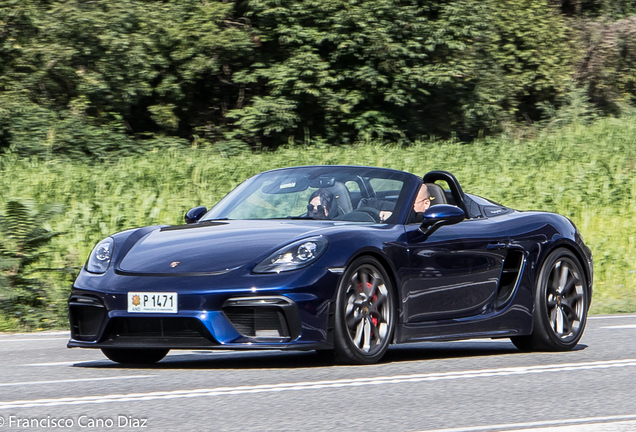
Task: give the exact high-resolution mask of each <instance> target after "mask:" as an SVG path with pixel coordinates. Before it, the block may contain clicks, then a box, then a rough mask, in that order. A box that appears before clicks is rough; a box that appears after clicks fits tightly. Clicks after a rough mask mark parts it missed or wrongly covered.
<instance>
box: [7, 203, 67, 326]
mask: <svg viewBox="0 0 636 432" xmlns="http://www.w3.org/2000/svg"><path fill="white" fill-rule="evenodd" d="M56 210H59V209H55V208H49V209H48V210H44V211H40V212H39V213H37V214H36V213H35V212H34V211H33V209H30V208H29V206H27V205H25V204H23V203H20V202H17V201H9V202H7V204H6V206H5V208H4V212H3V213H4V214H3V215H2V216H0V313H2V314H3V316H4V317H9V318H10V319H11V320H13V322H14V323H19V325H20V326H21V327H24V328H26V329H32V330H35V329H37V328H42V327H47V326H49V325H51V324H53V325H58V322H57V320H56V318H59V316H57V314H56V312H59V311H63V310H64V304H63V302H62V301H61V299H60V298H59V293H58V292H57V291H56V289H55V288H53V287H52V286H50V285H49V284H47V281H46V279H44V278H42V277H38V275H37V273H38V272H43V271H47V270H49V271H50V270H51V269H44V268H39V267H37V265H38V264H39V263H40V262H41V261H43V258H44V255H45V254H46V251H45V250H43V249H42V248H43V247H46V246H47V245H48V244H49V242H50V241H51V239H53V238H54V237H56V236H57V235H59V233H55V232H51V231H49V230H47V229H46V228H43V227H42V224H41V223H40V220H41V218H42V217H47V216H50V215H53V214H55V213H56ZM58 301H59V304H56V303H58Z"/></svg>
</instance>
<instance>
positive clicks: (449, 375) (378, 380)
mask: <svg viewBox="0 0 636 432" xmlns="http://www.w3.org/2000/svg"><path fill="white" fill-rule="evenodd" d="M630 366H636V359H626V360H611V361H598V362H586V363H563V364H552V365H540V366H525V367H510V368H499V369H482V370H468V371H459V372H444V373H430V374H415V375H395V376H385V377H374V378H355V379H341V380H328V381H310V382H295V383H282V384H264V385H254V386H239V387H216V388H210V389H192V390H173V391H162V392H147V393H130V394H111V395H102V396H81V397H68V398H58V399H35V400H15V401H6V402H0V410H3V409H16V408H31V407H38V406H59V405H86V404H101V403H109V402H131V401H149V400H158V399H182V398H195V397H207V396H228V395H238V394H253V393H273V392H283V391H290V390H296V391H297V390H317V389H327V388H343V387H360V386H367V385H384V384H402V383H416V382H423V381H441V380H456V379H467V378H485V377H501V376H511V375H527V374H539V373H548V372H563V371H579V370H592V369H608V368H617V367H630Z"/></svg>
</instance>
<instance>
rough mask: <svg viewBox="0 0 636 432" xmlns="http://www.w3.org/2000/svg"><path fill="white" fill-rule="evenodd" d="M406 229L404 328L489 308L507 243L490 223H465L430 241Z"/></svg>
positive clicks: (440, 232) (437, 233) (414, 228)
mask: <svg viewBox="0 0 636 432" xmlns="http://www.w3.org/2000/svg"><path fill="white" fill-rule="evenodd" d="M418 228H419V224H409V225H407V226H406V238H407V242H408V250H409V265H408V269H403V272H405V274H404V273H403V274H402V275H401V280H402V287H401V289H402V293H401V294H402V296H401V298H402V299H403V319H404V322H405V323H417V322H424V321H430V320H444V319H453V318H462V317H469V316H474V315H478V314H481V313H484V312H485V311H487V310H488V308H489V307H491V305H492V304H493V298H494V296H495V293H496V291H497V286H498V282H499V278H500V276H501V270H502V266H503V261H504V258H505V256H506V252H507V249H506V248H507V246H508V245H509V238H508V236H507V235H506V233H505V231H503V230H502V229H501V228H500V226H498V224H497V223H496V222H493V221H492V220H490V219H484V218H479V219H467V220H464V221H462V222H460V223H458V224H455V225H448V226H443V227H441V228H439V229H438V230H437V231H435V232H433V233H432V234H430V235H429V236H424V235H423V234H422V233H421V232H420V231H419V230H418Z"/></svg>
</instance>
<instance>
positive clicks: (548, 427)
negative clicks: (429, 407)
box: [421, 415, 636, 432]
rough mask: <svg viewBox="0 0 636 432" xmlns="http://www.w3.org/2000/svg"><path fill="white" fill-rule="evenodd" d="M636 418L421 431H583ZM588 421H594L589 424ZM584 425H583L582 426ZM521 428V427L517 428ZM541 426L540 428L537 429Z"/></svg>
mask: <svg viewBox="0 0 636 432" xmlns="http://www.w3.org/2000/svg"><path fill="white" fill-rule="evenodd" d="M632 419H636V415H624V416H609V417H586V418H576V419H566V420H546V421H538V422H528V423H509V424H498V425H488V426H473V427H464V428H451V429H428V430H425V431H421V432H480V431H516V432H525V431H533V432H537V431H547V430H552V431H554V430H555V427H558V429H556V430H559V431H562V430H564V429H565V430H569V429H570V428H569V427H568V426H575V427H576V429H572V430H573V431H575V430H576V431H581V432H582V431H583V429H582V428H583V427H585V431H588V430H590V431H592V430H598V431H600V430H607V429H601V428H598V429H588V427H594V426H597V427H599V426H601V425H620V424H621V423H625V424H627V425H630V424H633V422H632V421H629V422H627V421H628V420H632ZM589 423H596V424H594V425H591V424H589ZM583 425H585V426H583ZM519 428H523V429H519ZM537 428H541V429H537ZM613 430H633V429H613Z"/></svg>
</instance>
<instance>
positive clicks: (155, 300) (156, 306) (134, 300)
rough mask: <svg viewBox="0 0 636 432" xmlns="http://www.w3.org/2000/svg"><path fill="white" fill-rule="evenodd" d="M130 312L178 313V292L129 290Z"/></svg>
mask: <svg viewBox="0 0 636 432" xmlns="http://www.w3.org/2000/svg"><path fill="white" fill-rule="evenodd" d="M128 312H146V313H147V312H152V313H177V312H178V310H177V293H176V292H172V293H170V292H168V293H167V292H129V293H128Z"/></svg>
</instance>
